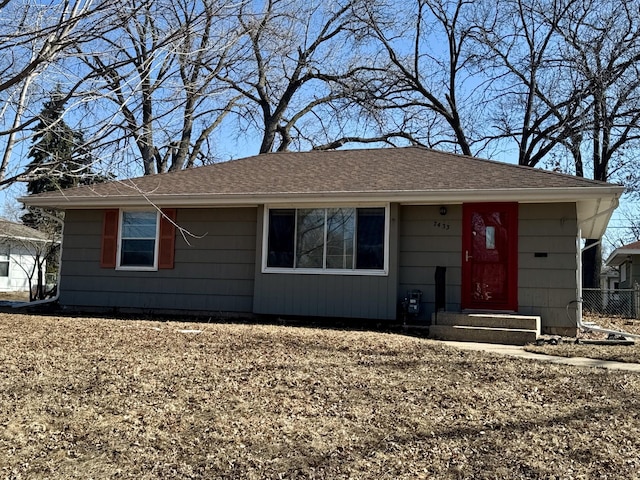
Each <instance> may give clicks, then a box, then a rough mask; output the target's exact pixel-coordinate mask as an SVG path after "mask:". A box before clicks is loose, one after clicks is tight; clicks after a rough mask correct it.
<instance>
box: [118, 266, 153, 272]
mask: <svg viewBox="0 0 640 480" xmlns="http://www.w3.org/2000/svg"><path fill="white" fill-rule="evenodd" d="M116 270H118V271H120V272H157V271H158V267H116Z"/></svg>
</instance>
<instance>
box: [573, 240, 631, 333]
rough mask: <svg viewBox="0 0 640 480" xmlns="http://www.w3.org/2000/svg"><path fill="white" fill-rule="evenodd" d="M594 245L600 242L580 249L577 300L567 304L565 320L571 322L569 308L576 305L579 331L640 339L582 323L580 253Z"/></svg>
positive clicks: (592, 324)
mask: <svg viewBox="0 0 640 480" xmlns="http://www.w3.org/2000/svg"><path fill="white" fill-rule="evenodd" d="M580 237H581V231H580V230H579V231H578V239H577V241H580ZM596 245H600V240H598V241H597V242H596V243H593V244H591V245H589V246H588V247H586V248H583V249H580V253H579V254H578V255H579V259H578V300H571V301H570V302H569V303H567V307H566V310H567V318H569V321H571V315H570V314H569V307H570V306H571V305H572V304H574V303H577V304H578V311H577V312H576V324H577V327H578V329H579V330H583V331H586V332H597V333H606V334H607V335H619V336H622V337H627V338H638V339H640V335H633V334H631V333H627V332H622V331H618V330H609V329H608V328H602V327H599V326H597V325H596V324H595V323H593V322H586V323H585V322H583V321H582V252H584V251H586V250H589V249H590V248H593V247H595V246H596Z"/></svg>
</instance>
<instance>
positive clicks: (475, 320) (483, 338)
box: [429, 312, 540, 345]
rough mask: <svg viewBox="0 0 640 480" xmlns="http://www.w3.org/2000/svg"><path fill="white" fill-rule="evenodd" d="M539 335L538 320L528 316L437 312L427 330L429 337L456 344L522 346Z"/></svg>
mask: <svg viewBox="0 0 640 480" xmlns="http://www.w3.org/2000/svg"><path fill="white" fill-rule="evenodd" d="M539 336H540V317H538V316H528V315H515V314H492V313H452V312H440V313H438V314H437V315H435V314H434V315H433V317H432V320H431V326H430V327H429V338H434V339H438V340H453V341H458V342H481V343H500V344H504V345H526V344H527V343H533V342H535V341H536V339H537V338H538V337H539Z"/></svg>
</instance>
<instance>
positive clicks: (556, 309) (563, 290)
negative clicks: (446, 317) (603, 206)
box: [398, 203, 578, 328]
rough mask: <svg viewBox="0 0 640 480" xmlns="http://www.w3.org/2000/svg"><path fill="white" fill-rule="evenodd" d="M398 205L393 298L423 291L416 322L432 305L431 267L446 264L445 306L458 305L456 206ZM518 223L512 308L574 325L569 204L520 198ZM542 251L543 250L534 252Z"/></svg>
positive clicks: (546, 321)
mask: <svg viewBox="0 0 640 480" xmlns="http://www.w3.org/2000/svg"><path fill="white" fill-rule="evenodd" d="M439 210H440V207H439V206H402V207H401V210H400V241H399V246H400V253H399V268H400V273H399V288H398V298H399V299H400V298H402V297H404V296H405V295H406V294H407V291H410V290H413V289H418V290H421V291H422V292H423V296H422V311H421V314H420V315H419V317H418V319H417V320H418V322H426V321H428V319H429V318H430V316H431V314H432V313H433V311H434V308H435V305H434V301H435V279H434V275H435V268H436V266H443V267H446V269H447V271H446V303H447V306H446V308H447V310H449V311H460V298H461V288H462V282H461V264H462V254H461V252H462V206H460V205H448V206H447V210H448V211H447V214H446V215H440V212H439ZM518 217H519V223H518V236H519V240H518V270H519V272H518V305H519V308H518V313H520V314H523V315H540V316H541V318H542V325H543V327H545V328H564V327H575V309H576V307H575V306H574V307H572V310H570V311H571V313H572V320H569V319H568V318H567V311H566V306H567V304H569V302H571V301H573V300H576V296H577V283H576V273H577V257H576V238H577V234H578V232H577V224H576V211H575V205H574V204H571V203H568V204H521V205H520V206H519V214H518ZM536 253H538V254H546V257H544V256H536Z"/></svg>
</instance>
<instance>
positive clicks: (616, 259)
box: [604, 248, 640, 267]
mask: <svg viewBox="0 0 640 480" xmlns="http://www.w3.org/2000/svg"><path fill="white" fill-rule="evenodd" d="M630 255H640V250H638V249H626V248H616V249H615V250H614V251H613V252H611V255H609V258H607V260H606V261H605V262H604V264H605V265H607V266H610V267H619V266H620V265H622V264H623V263H624V262H625V260H626V259H627V257H629V256H630Z"/></svg>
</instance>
